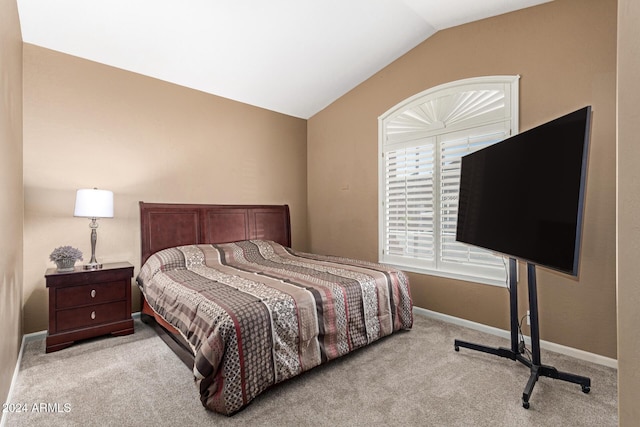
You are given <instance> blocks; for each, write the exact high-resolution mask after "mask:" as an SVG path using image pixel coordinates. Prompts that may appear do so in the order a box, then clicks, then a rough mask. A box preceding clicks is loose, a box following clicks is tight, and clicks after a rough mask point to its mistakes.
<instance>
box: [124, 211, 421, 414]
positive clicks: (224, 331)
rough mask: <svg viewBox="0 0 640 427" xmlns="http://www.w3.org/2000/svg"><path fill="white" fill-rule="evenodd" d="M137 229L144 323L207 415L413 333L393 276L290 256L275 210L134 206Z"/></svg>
mask: <svg viewBox="0 0 640 427" xmlns="http://www.w3.org/2000/svg"><path fill="white" fill-rule="evenodd" d="M140 224H141V247H142V258H141V261H142V263H141V268H140V272H139V274H138V276H137V279H136V280H137V283H138V286H139V288H140V290H141V292H142V309H141V312H142V317H143V320H144V321H146V322H150V323H151V324H153V325H154V326H155V327H156V328H157V329H158V331H159V333H160V334H161V336H162V337H163V339H164V340H165V342H167V344H168V345H169V346H170V347H171V348H172V349H173V350H174V351H175V352H176V354H178V355H179V356H180V358H181V359H182V360H183V362H185V363H186V364H187V365H188V366H189V367H190V368H192V369H193V373H194V377H195V382H196V385H197V387H198V388H199V391H200V399H201V401H202V404H203V405H204V406H205V407H206V408H208V409H210V410H213V411H215V412H218V413H221V414H225V415H232V414H234V413H235V412H237V411H239V410H241V409H243V408H244V407H245V406H246V405H248V404H249V403H250V402H251V401H252V400H253V399H254V398H255V397H256V396H258V395H259V394H261V393H262V392H264V391H265V390H267V389H268V388H269V387H271V386H272V385H274V384H277V383H280V382H282V381H285V380H287V379H289V378H292V377H294V376H296V375H299V374H301V373H302V372H305V371H308V370H309V369H312V368H314V367H315V366H318V365H320V364H322V363H325V362H328V361H330V360H333V359H335V358H337V357H340V356H343V355H345V354H347V353H349V352H351V351H353V350H356V349H357V348H360V347H363V346H365V345H367V344H370V343H372V342H374V341H376V340H378V339H380V338H382V337H385V336H387V335H390V334H392V333H393V332H396V331H400V330H407V329H410V328H411V326H412V324H413V317H412V305H411V295H410V291H409V283H408V280H407V277H406V275H405V274H404V273H402V272H401V271H399V270H396V269H394V268H391V267H389V266H385V265H381V264H376V263H371V262H366V261H358V260H352V259H347V258H340V257H332V256H324V255H316V254H310V253H305V252H300V251H296V250H294V249H292V248H291V226H290V216H289V208H288V206H286V205H198V204H160V203H144V202H140Z"/></svg>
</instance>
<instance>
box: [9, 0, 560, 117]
mask: <svg viewBox="0 0 640 427" xmlns="http://www.w3.org/2000/svg"><path fill="white" fill-rule="evenodd" d="M547 1H549V0H226V1H221V0H18V10H19V13H20V24H21V27H22V37H23V41H24V42H26V43H31V44H34V45H37V46H42V47H45V48H48V49H53V50H56V51H59V52H63V53H67V54H70V55H74V56H78V57H81V58H85V59H89V60H92V61H96V62H99V63H103V64H107V65H110V66H113V67H118V68H121V69H124V70H128V71H132V72H135V73H139V74H143V75H147V76H150V77H154V78H158V79H161V80H165V81H168V82H171V83H175V84H178V85H182V86H185V87H189V88H192V89H197V90H200V91H204V92H207V93H211V94H214V95H218V96H222V97H225V98H229V99H233V100H236V101H240V102H244V103H247V104H251V105H255V106H258V107H262V108H266V109H269V110H273V111H277V112H281V113H284V114H287V115H291V116H295V117H300V118H309V117H311V116H313V115H314V114H315V113H317V112H318V111H320V110H322V109H323V108H324V107H326V106H327V105H329V104H330V103H332V102H333V101H335V100H336V99H337V98H339V97H340V96H342V95H344V94H345V93H346V92H348V91H349V90H351V89H353V88H354V87H355V86H357V85H358V84H360V83H361V82H363V81H364V80H366V79H367V78H369V77H371V76H372V75H373V74H374V73H376V72H377V71H379V70H381V69H382V68H384V67H385V66H386V65H388V64H389V63H391V62H392V61H394V60H395V59H397V58H399V57H400V56H402V55H403V54H404V53H406V52H407V51H409V50H410V49H412V48H414V47H415V46H417V45H418V44H419V43H421V42H422V41H424V40H426V39H427V38H428V37H430V36H431V35H433V34H434V33H435V32H437V31H439V30H442V29H445V28H449V27H453V26H456V25H460V24H464V23H467V22H471V21H475V20H479V19H483V18H487V17H490V16H495V15H499V14H502V13H506V12H511V11H514V10H518V9H522V8H525V7H529V6H534V5H537V4H541V3H546V2H547Z"/></svg>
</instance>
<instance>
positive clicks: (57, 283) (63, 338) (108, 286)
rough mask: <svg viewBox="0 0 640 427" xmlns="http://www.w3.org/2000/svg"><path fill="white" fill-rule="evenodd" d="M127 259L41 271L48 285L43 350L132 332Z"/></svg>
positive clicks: (51, 349)
mask: <svg viewBox="0 0 640 427" xmlns="http://www.w3.org/2000/svg"><path fill="white" fill-rule="evenodd" d="M132 277H133V265H131V264H129V263H128V262H118V263H111V264H104V265H103V266H102V268H101V269H99V270H84V269H83V268H82V266H79V267H76V268H75V270H74V271H70V272H61V273H59V272H57V271H56V269H55V268H50V269H48V270H47V272H46V273H45V278H46V283H47V288H49V333H48V334H47V343H46V352H47V353H50V352H52V351H58V350H62V349H63V348H66V347H69V346H70V345H72V344H73V343H74V342H75V341H77V340H82V339H86V338H92V337H96V336H100V335H105V334H111V335H128V334H132V333H133V319H132V318H131V278H132Z"/></svg>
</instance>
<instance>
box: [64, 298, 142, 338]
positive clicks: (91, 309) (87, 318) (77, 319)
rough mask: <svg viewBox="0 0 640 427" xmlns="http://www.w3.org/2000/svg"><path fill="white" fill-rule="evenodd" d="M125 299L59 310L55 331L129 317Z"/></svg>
mask: <svg viewBox="0 0 640 427" xmlns="http://www.w3.org/2000/svg"><path fill="white" fill-rule="evenodd" d="M127 308H128V307H127V301H117V302H112V303H107V304H99V305H92V306H86V307H80V308H71V309H68V310H60V311H58V312H57V313H56V325H57V331H56V332H63V331H68V330H71V329H77V328H84V327H91V326H95V325H100V324H103V323H109V322H116V321H118V320H123V319H127V318H130V317H131V316H130V315H129V314H128V313H127Z"/></svg>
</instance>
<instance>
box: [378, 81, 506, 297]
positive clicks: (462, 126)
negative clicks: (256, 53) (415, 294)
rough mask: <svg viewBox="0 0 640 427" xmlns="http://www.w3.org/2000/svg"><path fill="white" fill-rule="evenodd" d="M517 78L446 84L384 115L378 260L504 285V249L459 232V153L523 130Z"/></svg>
mask: <svg viewBox="0 0 640 427" xmlns="http://www.w3.org/2000/svg"><path fill="white" fill-rule="evenodd" d="M518 80H519V76H490V77H477V78H471V79H465V80H459V81H455V82H451V83H447V84H443V85H440V86H437V87H434V88H431V89H428V90H426V91H424V92H422V93H419V94H417V95H415V96H413V97H411V98H409V99H406V100H405V101H403V102H401V103H400V104H398V105H396V106H395V107H393V108H392V109H390V110H389V111H387V112H386V113H385V114H383V115H382V116H380V118H379V119H378V123H379V150H380V165H379V179H380V181H379V190H380V201H381V203H380V208H379V209H380V212H379V221H380V223H379V239H380V242H379V250H380V255H379V258H380V261H381V262H385V263H389V264H393V265H396V266H398V267H400V268H403V269H405V270H408V271H414V272H419V273H426V274H435V275H441V276H445V277H452V278H457V279H463V280H469V281H476V282H481V283H489V284H496V285H504V283H505V280H506V272H505V267H504V263H503V259H502V258H501V257H500V256H496V255H494V254H492V253H490V252H488V251H486V250H484V249H480V248H475V247H472V246H469V245H466V244H463V243H459V242H456V240H455V235H456V219H457V213H458V189H459V181H460V158H461V157H462V156H464V155H465V154H468V153H471V152H473V151H476V150H479V149H481V148H484V147H487V146H489V145H491V144H494V143H496V142H499V141H501V140H503V139H504V138H506V137H508V136H511V135H514V134H516V133H517V132H518ZM505 197H509V195H508V194H505Z"/></svg>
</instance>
